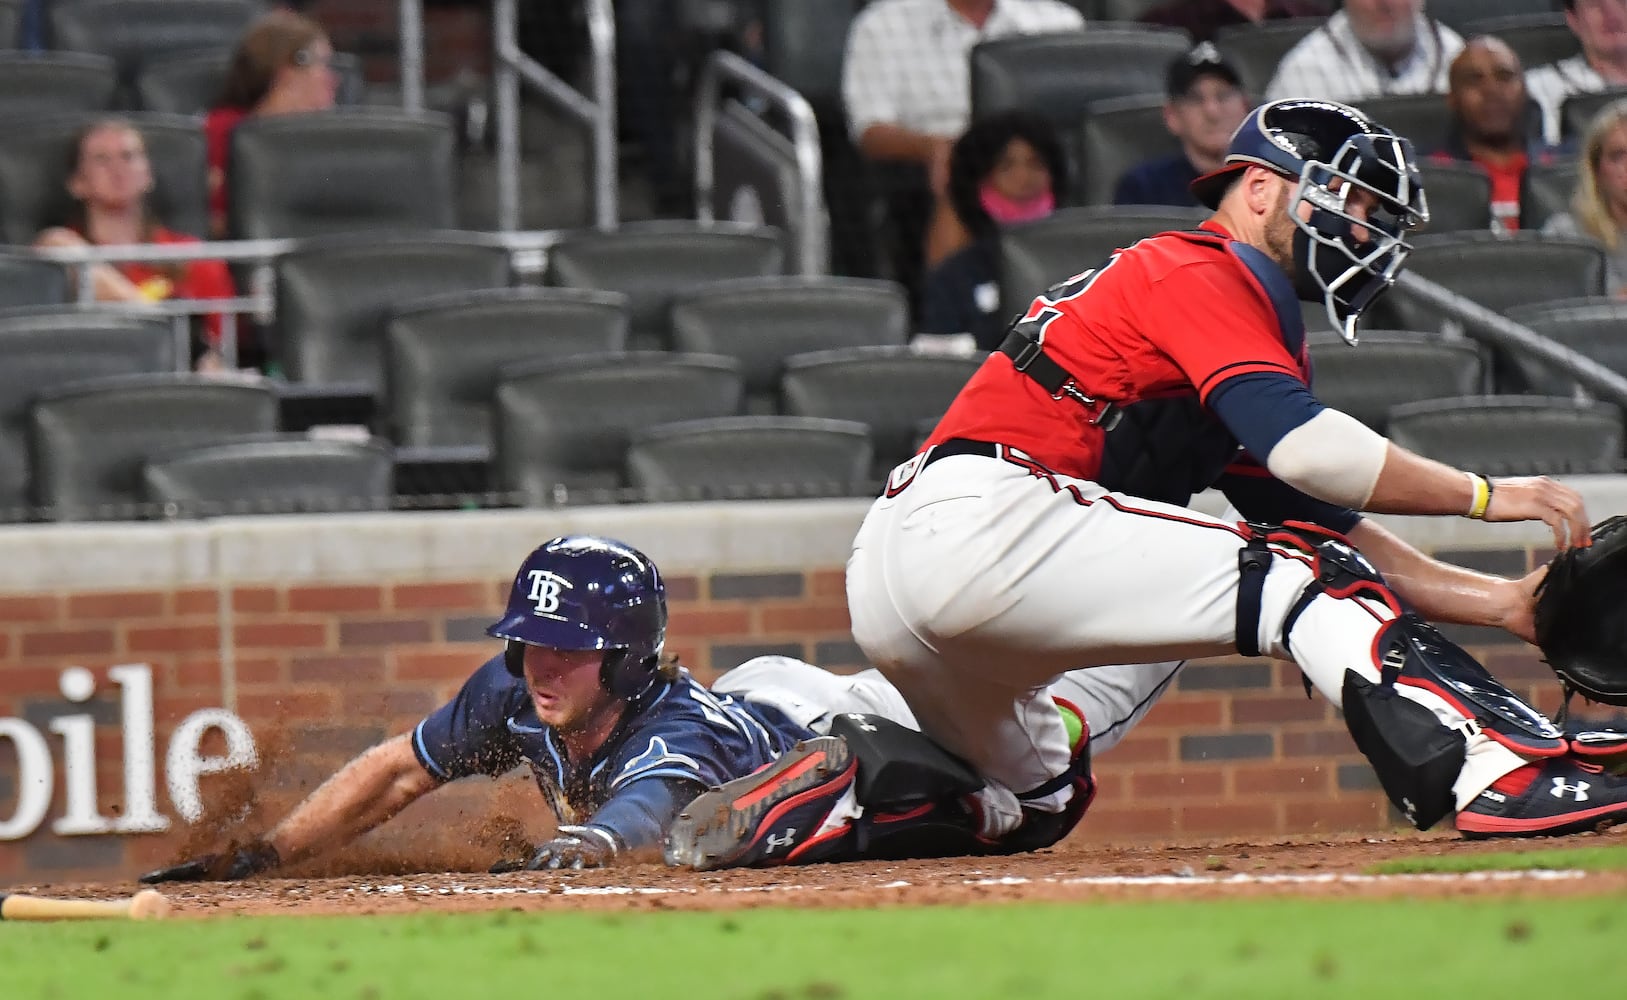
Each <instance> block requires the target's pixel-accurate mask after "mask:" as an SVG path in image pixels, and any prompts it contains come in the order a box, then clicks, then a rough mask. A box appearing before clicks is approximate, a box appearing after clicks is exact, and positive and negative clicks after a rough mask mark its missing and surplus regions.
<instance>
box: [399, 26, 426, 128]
mask: <svg viewBox="0 0 1627 1000" xmlns="http://www.w3.org/2000/svg"><path fill="white" fill-rule="evenodd" d="M398 13H399V21H400V32H401V39H400V43H399V44H400V49H401V51H400V54H399V56H400V60H401V67H400V76H401V106H402V107H403V108H404V109H406V110H407V111H411V112H413V113H415V114H416V113H417V112H420V111H422V110H424V0H400V6H399V8H398Z"/></svg>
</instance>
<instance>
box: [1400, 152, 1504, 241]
mask: <svg viewBox="0 0 1627 1000" xmlns="http://www.w3.org/2000/svg"><path fill="white" fill-rule="evenodd" d="M1418 172H1419V174H1420V175H1421V176H1422V177H1423V181H1424V192H1425V196H1426V197H1427V198H1428V199H1429V225H1428V226H1426V227H1425V228H1423V229H1420V230H1419V232H1420V233H1453V232H1472V231H1476V230H1487V229H1490V228H1491V175H1490V174H1488V173H1486V172H1485V171H1484V170H1482V169H1480V168H1479V167H1477V166H1475V165H1474V164H1472V163H1425V164H1423V165H1422V166H1420V167H1419V168H1418Z"/></svg>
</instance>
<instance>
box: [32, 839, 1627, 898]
mask: <svg viewBox="0 0 1627 1000" xmlns="http://www.w3.org/2000/svg"><path fill="white" fill-rule="evenodd" d="M1617 844H1627V832H1606V833H1603V834H1589V835H1581V836H1574V837H1566V838H1559V839H1541V840H1529V841H1480V842H1467V841H1463V840H1460V839H1457V838H1456V837H1455V836H1452V835H1450V834H1423V835H1415V834H1405V833H1398V834H1394V835H1381V836H1354V835H1352V836H1348V837H1338V838H1326V837H1324V838H1317V839H1311V838H1305V839H1284V840H1275V841H1271V842H1265V843H1240V842H1224V841H1208V842H1196V841H1193V842H1186V843H1177V844H1163V845H1156V846H1128V845H1101V844H1092V843H1072V842H1070V843H1064V844H1063V845H1062V846H1061V847H1059V848H1057V849H1053V850H1050V851H1044V852H1040V853H1037V854H1029V855H1020V856H1016V857H1007V858H982V859H967V858H957V859H948V860H939V861H908V862H893V863H866V864H844V865H811V866H807V867H798V868H777V869H762V870H754V871H729V872H712V873H696V872H690V871H678V870H674V869H669V868H665V867H663V866H661V865H659V864H655V863H650V864H637V865H624V866H620V867H617V868H614V869H604V870H598V871H583V872H533V873H514V874H511V875H502V876H498V875H487V874H484V873H474V872H456V873H447V872H441V873H436V874H400V873H399V872H401V871H402V870H403V867H402V863H401V861H400V860H399V859H397V860H396V861H394V862H392V863H391V864H390V865H389V866H381V867H380V869H379V870H391V871H393V872H395V873H392V874H351V875H344V876H339V877H325V878H265V879H257V880H253V881H248V882H239V883H216V884H173V885H166V886H164V887H163V889H164V892H165V894H166V895H168V896H169V897H170V899H171V900H172V901H173V903H174V915H175V916H176V917H213V916H227V915H234V914H290V915H293V914H311V915H315V914H364V913H369V914H370V913H415V912H423V911H426V910H441V911H447V912H452V911H478V910H498V909H510V910H550V909H591V910H601V911H602V910H663V909H699V910H729V909H739V908H753V907H805V908H840V907H848V908H854V907H857V908H866V909H868V908H873V907H876V906H926V905H961V904H973V903H1023V902H1042V901H1061V900H1082V899H1144V898H1161V899H1170V898H1204V899H1211V898H1229V897H1236V896H1243V895H1247V896H1261V895H1291V896H1298V897H1332V896H1337V897H1350V896H1356V895H1380V896H1394V895H1407V896H1457V895H1464V894H1471V893H1479V894H1503V895H1508V894H1522V895H1558V894H1589V895H1592V894H1603V893H1621V892H1623V891H1627V871H1612V872H1586V873H1584V872H1580V871H1574V870H1567V869H1564V868H1563V867H1562V866H1560V867H1556V868H1555V869H1549V870H1534V871H1480V872H1470V873H1467V874H1446V873H1430V874H1413V875H1375V874H1371V867H1372V866H1373V865H1375V864H1378V863H1380V862H1385V861H1390V860H1393V859H1397V858H1410V857H1418V856H1433V857H1438V856H1453V855H1464V854H1476V853H1499V854H1506V853H1509V852H1533V853H1536V852H1542V851H1548V850H1554V849H1559V848H1573V847H1604V846H1611V845H1617ZM14 891H19V892H37V893H40V894H44V895H52V896H73V897H82V898H99V897H115V896H127V895H129V894H130V893H131V892H132V891H133V886H132V885H131V884H130V883H94V884H84V885H39V886H28V887H17V888H16V889H15V890H14Z"/></svg>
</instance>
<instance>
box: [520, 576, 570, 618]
mask: <svg viewBox="0 0 1627 1000" xmlns="http://www.w3.org/2000/svg"><path fill="white" fill-rule="evenodd" d="M526 577H527V578H528V579H529V580H530V581H531V592H530V593H529V594H527V595H526V599H527V600H529V601H531V602H532V603H533V604H535V605H536V606H537V610H536V614H538V615H540V616H542V617H543V618H552V619H554V620H555V621H564V620H565V616H564V615H560V614H555V612H557V611H558V610H559V594H560V591H561V590H571V589H573V588H572V586H571V582H570V581H569V580H567V579H565V578H564V577H562V576H560V575H559V574H558V573H550V572H548V571H547V570H545V569H534V570H531V571H530V572H528V573H526Z"/></svg>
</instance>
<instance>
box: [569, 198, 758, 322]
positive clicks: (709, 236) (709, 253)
mask: <svg viewBox="0 0 1627 1000" xmlns="http://www.w3.org/2000/svg"><path fill="white" fill-rule="evenodd" d="M783 269H784V254H783V252H782V250H781V248H780V234H779V232H778V231H777V230H774V229H770V228H762V229H757V230H753V231H749V232H747V231H741V230H738V229H733V230H731V229H724V228H713V227H708V226H705V225H702V224H699V223H693V222H653V223H642V224H635V225H628V226H623V227H622V228H621V229H619V230H617V231H616V232H613V233H602V232H598V231H592V230H585V231H581V232H576V233H572V234H569V235H567V236H566V237H565V238H564V239H563V240H561V241H560V242H559V243H556V244H554V246H553V247H552V248H550V249H549V251H548V284H550V285H555V286H559V287H562V288H603V289H607V290H609V291H613V292H621V293H623V294H625V295H626V296H627V299H628V302H629V304H630V307H631V309H632V328H631V331H630V336H629V340H628V346H629V347H631V348H633V349H634V350H664V349H666V348H667V347H669V346H670V344H671V330H670V328H669V316H670V312H671V309H672V300H673V297H674V296H676V295H677V294H679V293H680V292H683V291H686V290H688V289H692V288H694V287H696V286H697V285H702V284H705V283H707V282H712V281H722V280H725V279H728V278H763V277H769V276H771V275H777V274H780V273H782V271H783Z"/></svg>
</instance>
